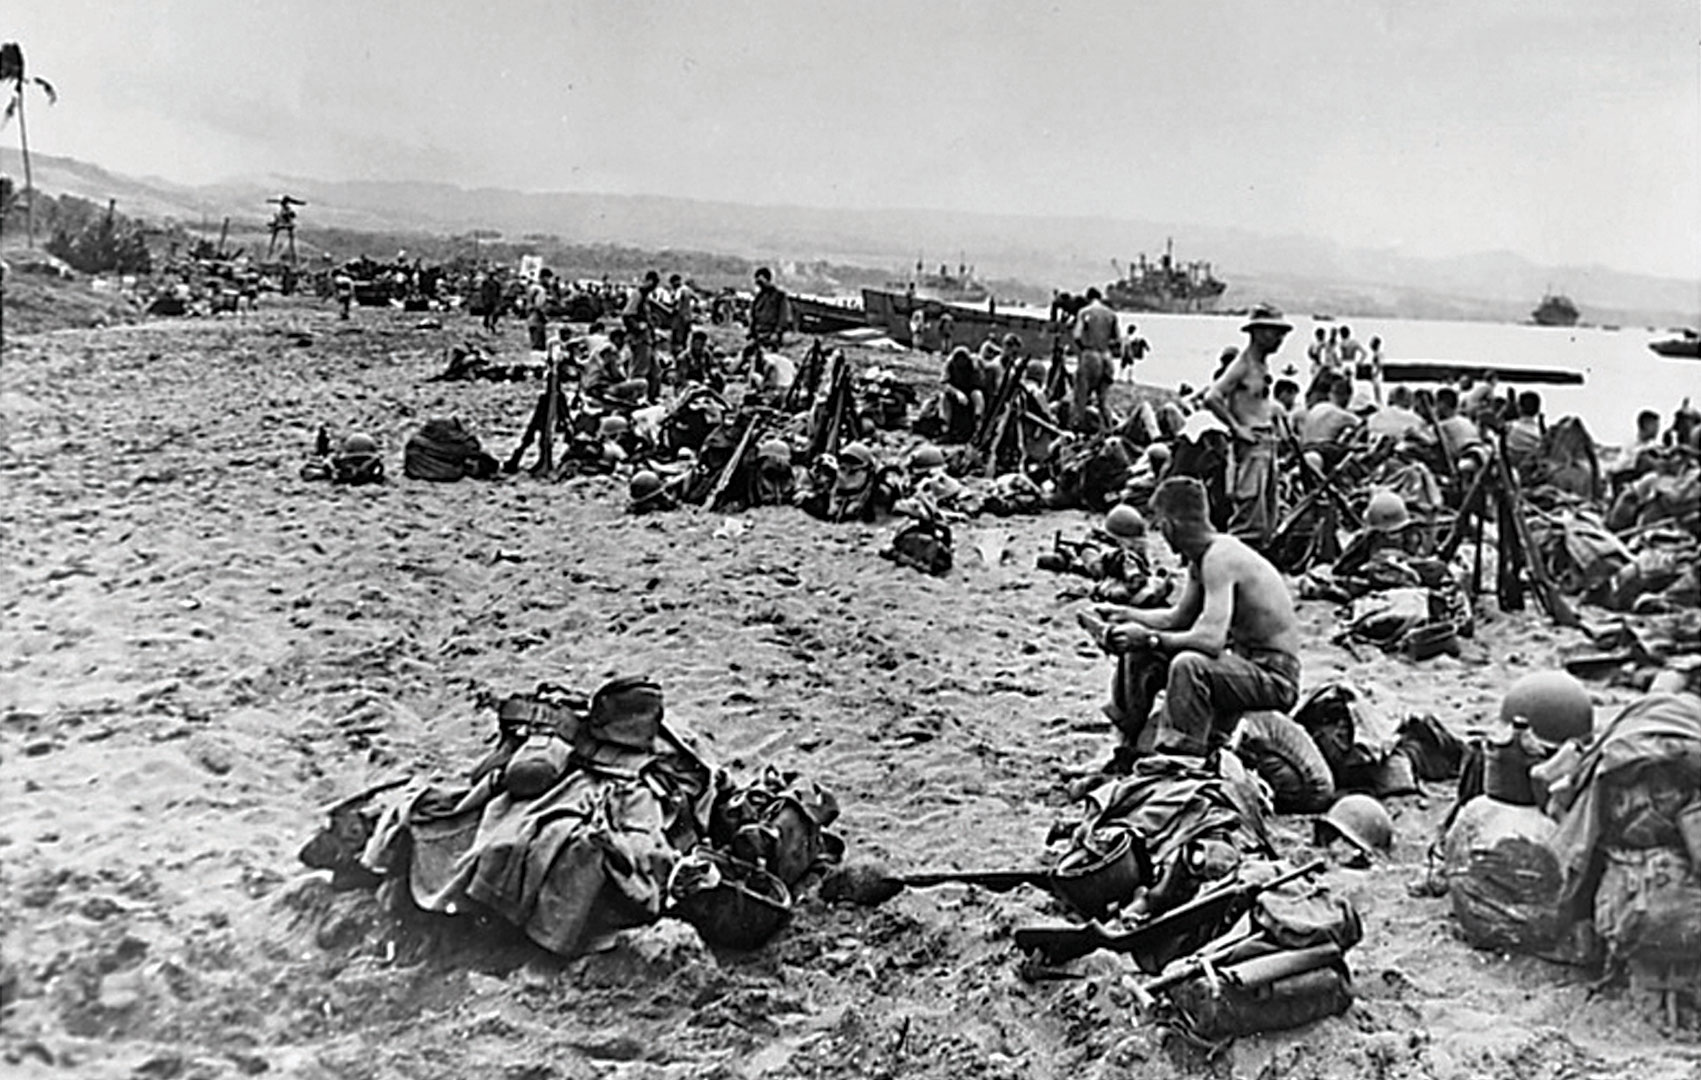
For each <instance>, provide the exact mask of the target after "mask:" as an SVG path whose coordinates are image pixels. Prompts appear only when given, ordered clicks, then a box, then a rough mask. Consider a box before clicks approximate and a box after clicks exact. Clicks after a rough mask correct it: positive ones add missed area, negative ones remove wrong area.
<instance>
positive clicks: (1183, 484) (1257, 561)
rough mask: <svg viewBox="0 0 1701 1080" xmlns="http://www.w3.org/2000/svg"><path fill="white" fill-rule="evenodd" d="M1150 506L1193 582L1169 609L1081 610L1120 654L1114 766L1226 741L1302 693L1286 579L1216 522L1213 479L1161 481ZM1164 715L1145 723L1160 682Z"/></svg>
mask: <svg viewBox="0 0 1701 1080" xmlns="http://www.w3.org/2000/svg"><path fill="white" fill-rule="evenodd" d="M1149 510H1150V516H1151V518H1152V519H1153V520H1154V521H1155V522H1156V524H1157V527H1158V529H1159V531H1161V532H1162V533H1163V537H1164V540H1165V541H1166V542H1167V543H1168V544H1169V546H1170V548H1171V549H1172V550H1174V551H1175V553H1176V554H1177V555H1179V556H1181V558H1182V559H1183V561H1185V562H1186V564H1187V569H1188V577H1187V585H1186V587H1185V588H1184V589H1183V590H1182V594H1181V599H1180V600H1179V601H1177V602H1176V604H1175V606H1174V607H1172V608H1169V609H1168V610H1160V611H1141V610H1138V609H1129V608H1110V607H1107V608H1102V609H1100V611H1099V614H1098V615H1092V614H1086V613H1083V614H1082V615H1081V617H1080V622H1081V625H1082V627H1083V628H1085V629H1086V630H1087V631H1088V633H1090V634H1092V635H1093V637H1094V639H1095V640H1096V641H1097V642H1098V644H1099V645H1100V647H1101V648H1103V649H1104V650H1105V651H1106V652H1107V653H1111V654H1113V655H1115V656H1116V657H1117V663H1116V674H1115V676H1114V677H1113V678H1112V681H1111V700H1110V704H1108V705H1106V706H1105V708H1104V711H1105V714H1106V715H1107V716H1109V717H1110V719H1111V722H1112V723H1114V724H1115V725H1116V727H1117V730H1118V731H1119V732H1121V735H1122V743H1121V745H1120V746H1119V747H1118V748H1117V750H1116V753H1115V754H1114V755H1113V756H1112V758H1111V760H1110V764H1109V765H1107V766H1106V770H1105V771H1107V772H1126V771H1128V769H1129V768H1130V767H1132V765H1133V763H1134V760H1135V759H1136V758H1137V757H1138V756H1139V755H1140V754H1141V753H1143V752H1146V751H1148V750H1156V751H1158V752H1161V753H1167V754H1193V755H1203V754H1207V753H1209V752H1211V751H1213V750H1215V749H1217V748H1218V747H1220V746H1222V745H1223V744H1224V743H1225V742H1227V741H1228V737H1229V735H1230V733H1231V732H1232V731H1233V728H1234V723H1235V721H1236V720H1237V719H1238V718H1239V717H1240V715H1241V714H1242V713H1246V712H1251V711H1253V710H1256V709H1276V710H1280V711H1282V712H1286V711H1287V710H1289V709H1291V708H1293V706H1294V704H1295V703H1296V702H1297V701H1298V700H1299V677H1300V669H1299V624H1298V622H1297V621H1296V620H1295V618H1294V609H1293V598H1292V597H1291V596H1290V595H1289V593H1288V587H1287V584H1286V582H1284V581H1283V580H1282V578H1281V575H1280V574H1278V573H1277V572H1276V568H1275V567H1274V566H1272V565H1270V563H1269V561H1268V560H1266V559H1265V558H1264V557H1263V556H1262V555H1260V554H1258V553H1257V552H1256V551H1254V550H1252V549H1251V548H1249V547H1247V546H1246V545H1245V544H1243V543H1241V542H1240V541H1239V540H1237V539H1235V538H1234V537H1232V536H1224V535H1222V534H1221V533H1218V532H1217V531H1216V530H1215V529H1213V528H1212V527H1211V518H1210V507H1209V506H1208V505H1207V503H1206V498H1205V487H1204V485H1203V484H1201V483H1200V482H1199V481H1198V480H1195V479H1193V478H1192V477H1171V478H1169V479H1167V480H1165V481H1164V482H1163V483H1161V484H1159V485H1158V489H1157V491H1156V493H1154V494H1153V496H1152V501H1151V504H1150V507H1149ZM1160 689H1162V690H1165V691H1166V696H1165V705H1164V711H1163V721H1162V723H1161V725H1159V727H1158V729H1157V730H1156V731H1155V732H1147V731H1146V727H1147V718H1148V716H1149V715H1150V713H1151V709H1152V702H1153V699H1154V698H1155V697H1156V696H1157V692H1158V690H1160Z"/></svg>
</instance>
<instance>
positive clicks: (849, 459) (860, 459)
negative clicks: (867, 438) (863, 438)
mask: <svg viewBox="0 0 1701 1080" xmlns="http://www.w3.org/2000/svg"><path fill="white" fill-rule="evenodd" d="M852 465H855V466H860V467H861V468H864V469H871V468H873V467H874V450H873V448H872V447H870V446H869V445H868V444H867V443H865V442H853V443H851V444H849V445H847V446H845V447H843V448H841V449H840V450H839V468H841V469H843V468H846V467H848V466H852Z"/></svg>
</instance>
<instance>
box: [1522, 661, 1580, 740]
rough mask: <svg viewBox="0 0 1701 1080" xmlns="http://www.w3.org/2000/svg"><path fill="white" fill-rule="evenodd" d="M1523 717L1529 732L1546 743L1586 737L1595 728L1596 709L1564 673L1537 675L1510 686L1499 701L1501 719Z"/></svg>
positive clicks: (1538, 672) (1577, 683)
mask: <svg viewBox="0 0 1701 1080" xmlns="http://www.w3.org/2000/svg"><path fill="white" fill-rule="evenodd" d="M1519 717H1522V718H1523V719H1524V720H1526V721H1527V722H1528V723H1529V725H1530V731H1531V732H1532V733H1533V734H1534V735H1535V736H1536V737H1537V738H1539V739H1541V740H1542V741H1544V742H1549V743H1562V742H1564V741H1565V740H1567V739H1575V738H1582V737H1586V736H1587V735H1588V734H1589V732H1590V731H1592V730H1593V729H1594V726H1595V707H1594V705H1593V704H1591V703H1590V701H1589V692H1588V691H1587V690H1585V689H1583V684H1582V683H1580V682H1578V681H1577V680H1576V679H1574V678H1572V677H1571V676H1570V675H1568V674H1566V673H1565V672H1563V671H1536V672H1531V673H1530V674H1528V675H1525V676H1523V677H1522V678H1520V679H1519V680H1518V681H1517V682H1515V683H1513V684H1512V686H1511V688H1510V689H1508V690H1507V691H1506V696H1505V697H1504V698H1502V699H1501V701H1500V719H1501V720H1502V721H1503V722H1505V723H1508V724H1510V723H1512V722H1513V720H1514V719H1515V718H1519Z"/></svg>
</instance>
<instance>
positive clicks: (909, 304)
mask: <svg viewBox="0 0 1701 1080" xmlns="http://www.w3.org/2000/svg"><path fill="white" fill-rule="evenodd" d="M862 308H863V312H864V314H865V316H866V317H867V320H868V325H869V326H872V327H874V328H875V329H876V330H879V331H880V332H882V333H884V334H885V335H886V336H887V337H889V338H891V339H892V340H893V341H895V342H897V343H898V344H899V345H902V346H904V347H905V348H911V349H915V348H921V347H923V346H924V345H925V344H927V342H925V341H923V342H917V341H915V340H913V338H912V336H911V334H910V316H911V315H912V314H914V312H915V311H916V309H918V308H919V309H921V313H922V319H923V323H924V326H925V330H924V337H925V336H928V335H930V334H936V333H937V330H938V326H939V320H940V318H941V317H942V316H943V315H945V314H946V313H949V314H950V316H951V322H952V330H951V341H952V343H953V344H956V345H967V346H969V347H971V348H977V347H979V345H980V343H981V342H983V341H985V340H986V339H987V338H989V337H990V338H994V339H996V340H998V341H1000V342H1002V341H1003V340H1004V335H1006V334H1015V335H1016V336H1017V337H1018V338H1020V339H1021V340H1022V348H1023V349H1024V350H1026V351H1027V353H1028V355H1030V356H1041V357H1045V356H1050V355H1051V344H1052V338H1053V336H1054V334H1053V330H1054V328H1053V327H1052V324H1051V323H1050V322H1048V321H1047V320H1046V319H1044V318H1042V317H1041V316H1038V315H1029V314H1025V313H1023V312H1015V311H1010V312H1005V311H989V310H987V309H986V308H985V307H969V306H967V305H965V304H948V303H943V302H941V301H938V300H926V299H921V298H919V297H916V296H913V295H911V294H909V293H907V292H893V291H891V290H889V289H863V290H862Z"/></svg>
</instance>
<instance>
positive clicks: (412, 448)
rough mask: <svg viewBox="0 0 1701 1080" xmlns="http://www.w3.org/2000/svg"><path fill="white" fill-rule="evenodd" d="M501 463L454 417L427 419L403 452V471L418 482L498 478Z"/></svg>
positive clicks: (409, 440)
mask: <svg viewBox="0 0 1701 1080" xmlns="http://www.w3.org/2000/svg"><path fill="white" fill-rule="evenodd" d="M500 469H501V464H500V463H499V462H498V461H497V460H496V459H495V458H493V457H491V456H490V455H489V454H487V453H485V452H484V448H483V447H482V446H480V445H479V441H478V438H477V436H475V435H473V434H472V433H471V432H469V431H468V430H467V429H466V428H464V427H462V426H461V422H460V420H459V419H456V418H454V417H450V418H447V419H444V418H438V419H435V420H427V421H426V422H425V425H424V426H423V427H421V428H420V429H419V431H418V432H416V433H415V434H414V435H413V437H412V438H410V439H408V441H407V446H406V448H405V449H404V450H403V452H402V472H403V473H404V474H405V475H407V476H408V477H409V478H411V479H414V480H432V481H438V482H444V483H447V482H450V481H454V480H459V479H461V478H462V477H466V476H470V477H473V478H475V479H483V478H485V477H490V476H495V475H496V473H497V472H498V471H499V470H500Z"/></svg>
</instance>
